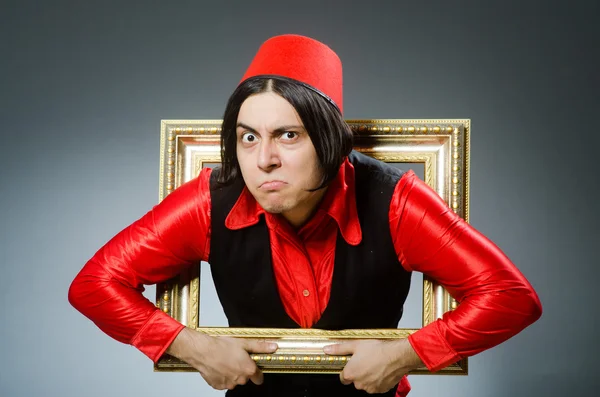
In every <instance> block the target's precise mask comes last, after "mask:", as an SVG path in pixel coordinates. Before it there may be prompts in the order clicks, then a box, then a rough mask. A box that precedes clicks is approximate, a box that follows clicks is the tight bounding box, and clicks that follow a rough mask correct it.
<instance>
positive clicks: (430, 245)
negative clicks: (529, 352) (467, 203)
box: [389, 171, 542, 372]
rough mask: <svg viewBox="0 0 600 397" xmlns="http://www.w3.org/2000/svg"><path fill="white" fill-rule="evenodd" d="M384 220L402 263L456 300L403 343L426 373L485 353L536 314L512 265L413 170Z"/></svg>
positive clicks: (533, 299) (533, 297)
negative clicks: (438, 284)
mask: <svg viewBox="0 0 600 397" xmlns="http://www.w3.org/2000/svg"><path fill="white" fill-rule="evenodd" d="M389 217H390V229H391V234H392V239H393V242H394V247H395V249H396V253H397V255H398V259H399V260H400V262H401V264H402V266H403V267H404V268H405V269H406V270H407V271H418V272H421V273H423V274H425V275H427V276H429V277H431V278H432V279H434V280H436V281H438V282H439V283H441V284H442V285H443V286H444V287H445V288H446V290H447V291H448V292H449V293H450V295H452V297H453V298H454V299H456V300H457V302H458V303H459V306H458V307H457V308H456V309H455V310H453V311H451V312H448V313H445V314H444V316H443V317H442V318H441V319H438V320H436V321H434V322H433V323H431V324H429V325H427V326H425V327H423V328H421V329H420V330H418V331H417V332H415V333H414V334H412V335H410V336H409V338H408V340H409V342H410V343H411V345H412V347H413V348H414V349H415V351H416V353H417V354H418V355H419V357H420V358H421V360H422V361H423V363H424V364H425V365H426V366H427V368H428V369H429V370H430V371H433V372H435V371H438V370H440V369H442V368H444V367H446V366H448V365H450V364H452V363H454V362H456V361H458V360H460V359H461V358H464V357H468V356H471V355H474V354H477V353H479V352H481V351H483V350H486V349H489V348H491V347H493V346H495V345H497V344H499V343H501V342H503V341H505V340H507V339H508V338H510V337H512V336H514V335H515V334H517V333H519V332H520V331H521V330H523V329H524V328H525V327H527V326H529V325H530V324H532V323H533V322H535V321H536V320H537V319H538V318H539V317H540V316H541V313H542V307H541V303H540V301H539V298H538V296H537V294H536V292H535V291H534V289H533V288H532V286H531V285H530V284H529V282H528V281H527V280H526V279H525V277H524V276H523V274H522V273H521V272H520V271H519V270H518V269H517V268H516V267H515V265H514V264H513V263H512V262H511V260H510V259H509V258H508V257H507V256H506V255H505V254H504V253H503V252H502V251H501V250H500V249H499V248H498V247H497V246H496V245H495V244H494V243H493V242H492V241H490V240H489V239H488V238H486V237H485V236H483V235H482V234H481V233H480V232H478V231H477V230H475V229H474V228H473V227H472V226H471V225H469V224H468V223H467V222H466V221H465V220H463V219H462V218H461V217H460V216H458V215H457V214H455V213H454V212H453V211H452V210H451V209H450V208H449V207H448V205H447V204H446V203H445V202H444V200H443V199H442V198H441V197H440V196H439V195H438V194H437V193H436V192H435V191H434V190H433V189H431V188H430V187H429V186H428V185H427V184H426V183H425V182H423V181H422V180H420V179H419V178H418V177H417V176H416V175H415V174H414V172H412V171H409V172H407V173H406V174H405V175H404V176H403V177H402V178H401V179H400V181H399V182H398V184H397V186H396V189H395V192H394V195H393V198H392V201H391V204H390V213H389Z"/></svg>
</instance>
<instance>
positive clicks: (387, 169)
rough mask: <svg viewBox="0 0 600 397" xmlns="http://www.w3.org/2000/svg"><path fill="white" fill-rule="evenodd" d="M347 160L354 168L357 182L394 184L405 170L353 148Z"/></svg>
mask: <svg viewBox="0 0 600 397" xmlns="http://www.w3.org/2000/svg"><path fill="white" fill-rule="evenodd" d="M348 160H349V161H350V163H351V164H352V166H353V167H354V170H355V178H356V182H357V183H361V184H364V183H386V184H393V185H395V184H396V183H397V182H398V181H399V180H400V179H401V178H402V176H403V175H404V174H405V173H406V171H404V170H402V169H401V168H398V167H395V166H394V165H391V164H388V163H386V162H384V161H381V160H378V159H376V158H373V157H371V156H367V155H366V154H363V153H360V152H358V151H356V150H353V151H352V152H351V153H350V155H349V156H348Z"/></svg>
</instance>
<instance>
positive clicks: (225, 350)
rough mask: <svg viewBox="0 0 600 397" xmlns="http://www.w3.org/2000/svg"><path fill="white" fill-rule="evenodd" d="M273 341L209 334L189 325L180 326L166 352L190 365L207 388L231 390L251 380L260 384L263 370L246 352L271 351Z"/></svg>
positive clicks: (273, 346) (275, 347)
mask: <svg viewBox="0 0 600 397" xmlns="http://www.w3.org/2000/svg"><path fill="white" fill-rule="evenodd" d="M276 350H277V344H275V343H268V342H265V341H258V340H252V339H241V338H228V337H216V338H215V337H212V336H208V335H204V334H201V333H199V332H196V331H194V330H191V329H189V328H185V329H183V330H182V331H181V332H180V333H179V335H178V336H177V338H175V340H174V341H173V343H172V344H171V346H169V348H168V349H167V353H169V354H170V355H172V356H174V357H177V358H179V359H181V360H183V361H185V362H186V363H188V364H189V365H191V366H192V367H194V368H196V369H197V370H198V371H199V372H200V375H202V377H203V378H204V380H206V383H208V384H209V385H210V386H211V387H213V388H214V389H217V390H224V389H233V388H234V387H235V386H237V385H244V384H246V383H247V382H248V380H251V381H252V382H253V383H255V384H257V385H260V384H262V382H263V373H262V371H261V370H260V369H259V368H258V367H257V366H256V363H255V362H254V361H253V360H252V358H250V355H249V354H248V353H274V352H275V351H276Z"/></svg>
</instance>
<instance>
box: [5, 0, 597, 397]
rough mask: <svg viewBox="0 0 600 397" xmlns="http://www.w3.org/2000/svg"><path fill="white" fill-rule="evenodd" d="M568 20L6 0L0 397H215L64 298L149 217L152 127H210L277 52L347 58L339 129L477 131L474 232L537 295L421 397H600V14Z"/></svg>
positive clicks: (455, 7)
mask: <svg viewBox="0 0 600 397" xmlns="http://www.w3.org/2000/svg"><path fill="white" fill-rule="evenodd" d="M565 3H568V5H566V4H562V2H550V3H549V2H527V1H524V2H522V1H498V2H489V1H472V2H456V1H438V2H424V1H411V2H405V1H388V2H378V1H372V2H367V1H363V2H358V3H356V4H352V5H351V4H349V2H342V1H339V2H326V1H323V2H316V1H315V2H313V1H295V2H290V3H289V4H286V2H284V1H273V2H268V1H257V0H255V1H248V2H242V1H240V2H232V1H221V2H217V1H214V2H200V1H197V2H192V1H185V2H184V1H182V2H177V3H175V2H168V1H139V2H133V1H126V2H125V1H120V2H109V1H97V2H91V1H72V2H66V1H38V2H32V1H2V2H1V3H0V4H1V6H0V46H1V47H0V131H1V132H2V141H1V142H2V144H1V156H0V170H1V171H0V178H1V179H0V188H1V189H2V190H1V193H2V194H1V195H0V211H1V214H0V215H1V216H0V220H1V229H0V232H1V239H0V266H1V267H2V272H1V273H0V274H1V275H0V277H1V281H2V282H1V288H0V294H1V295H0V296H1V297H2V302H1V305H0V352H1V357H0V362H1V363H0V395H1V396H58V395H60V396H109V395H110V396H138V395H139V396H161V397H164V396H167V395H169V394H174V393H177V394H180V395H190V396H191V395H194V396H213V395H221V394H222V393H220V392H213V391H212V390H211V389H210V388H209V387H208V386H207V385H206V384H205V382H204V381H203V380H202V379H201V377H200V376H199V375H197V374H192V373H183V374H181V373H154V372H153V371H152V364H151V362H150V360H148V359H147V358H146V357H145V356H143V355H142V354H141V353H139V352H138V351H137V350H135V349H134V348H132V347H130V346H127V345H122V344H119V343H117V342H114V341H112V340H111V339H110V338H109V337H107V336H106V335H105V334H103V333H102V332H101V331H99V330H98V329H97V328H96V327H95V326H94V325H93V324H92V323H91V322H90V321H89V320H87V319H85V318H84V317H83V316H81V315H80V314H78V313H77V312H76V311H75V310H74V309H73V308H71V307H70V306H69V304H68V302H67V289H68V286H69V284H70V282H71V280H72V279H73V277H74V276H75V274H76V273H77V272H78V271H79V269H80V268H81V267H82V266H83V264H84V263H85V262H86V261H87V260H88V259H89V258H90V257H91V256H92V255H93V254H94V252H95V251H96V250H97V249H98V248H99V247H100V246H101V245H102V244H104V243H105V242H106V241H107V240H108V239H109V238H110V237H112V236H113V235H114V234H116V233H117V232H118V231H119V230H121V229H122V228H123V227H125V226H126V225H127V224H129V223H130V222H132V221H134V220H135V219H137V218H139V217H140V216H142V215H143V214H144V213H145V212H146V211H147V210H149V209H150V208H151V207H152V205H154V204H155V203H156V202H157V200H158V169H159V164H158V162H159V124H160V120H161V119H202V118H221V116H222V112H223V109H224V105H225V102H226V99H227V97H228V95H229V94H230V93H231V92H232V90H233V89H234V87H235V86H236V84H237V82H238V81H239V79H240V78H241V76H242V74H243V72H244V70H245V68H246V66H247V65H248V63H249V62H250V60H251V57H252V56H253V54H254V53H255V51H256V49H257V48H258V45H259V44H260V43H262V42H263V41H264V40H265V39H267V38H268V37H270V36H272V35H275V34H282V33H299V34H305V35H309V36H312V37H315V38H317V39H319V40H321V41H324V42H325V43H327V44H328V45H330V46H331V47H332V48H333V49H334V50H335V51H336V52H337V53H338V54H339V55H340V57H341V59H342V60H343V62H344V68H345V106H344V107H345V112H346V113H345V116H346V118H471V119H472V128H473V130H472V131H473V135H472V141H471V143H472V156H471V165H472V174H471V222H472V224H473V225H474V226H475V227H476V228H477V229H479V230H481V231H482V232H483V233H484V234H486V235H487V236H488V237H490V238H491V239H492V240H493V241H495V242H496V243H497V244H498V245H499V246H500V247H501V248H502V249H503V250H504V251H505V252H506V253H507V255H508V256H509V257H510V258H511V259H512V260H513V261H514V262H515V263H516V264H517V266H518V267H519V268H520V269H521V270H522V272H523V273H524V274H525V275H526V276H527V277H528V279H529V280H530V281H531V283H532V284H533V286H534V287H535V288H536V289H537V291H538V292H539V295H540V297H541V300H542V303H543V306H544V314H543V316H542V318H541V319H540V320H539V321H538V322H537V323H535V324H534V325H533V326H531V327H530V328H528V329H527V330H525V331H524V332H523V333H521V334H519V335H518V336H516V337H515V338H513V339H511V340H510V341H508V342H507V343H505V344H503V345H501V346H498V347H496V348H494V349H491V350H489V351H487V352H484V353H482V354H480V355H478V356H476V357H473V358H472V359H471V361H470V375H469V376H467V377H448V376H412V377H411V378H410V379H411V382H412V384H413V392H412V393H411V396H414V397H416V396H431V395H442V396H448V397H449V396H477V397H481V396H564V395H569V396H591V395H597V394H596V393H597V389H598V386H599V381H598V376H597V375H596V373H595V372H596V369H597V365H596V360H595V358H596V357H597V355H598V348H597V343H598V342H597V338H596V336H597V335H598V331H597V330H595V327H596V326H597V325H598V321H597V319H596V318H595V316H597V315H598V303H597V300H596V299H594V298H595V297H596V296H597V294H596V293H595V288H596V286H597V276H598V273H599V272H598V270H597V266H598V245H599V243H600V239H599V237H600V236H599V233H598V222H599V220H600V219H599V218H600V217H599V211H598V209H597V206H596V205H595V203H593V200H594V199H595V198H597V197H598V194H599V193H600V191H599V186H598V185H599V183H598V176H597V174H596V172H597V169H598V166H597V163H596V160H597V150H598V146H599V143H600V138H599V135H600V133H599V130H598V121H597V117H595V118H594V119H593V116H595V115H596V113H597V111H598V107H599V106H598V105H599V99H598V98H599V93H598V91H599V90H598V89H599V84H598V83H599V78H598V71H599V70H600V63H599V61H598V47H599V43H600V40H599V32H600V30H599V28H598V17H599V16H600V15H599V14H600V13H599V6H598V2H597V1H589V2H583V1H570V2H565ZM147 296H148V297H150V298H151V299H153V298H154V290H153V289H152V287H150V288H148V290H147Z"/></svg>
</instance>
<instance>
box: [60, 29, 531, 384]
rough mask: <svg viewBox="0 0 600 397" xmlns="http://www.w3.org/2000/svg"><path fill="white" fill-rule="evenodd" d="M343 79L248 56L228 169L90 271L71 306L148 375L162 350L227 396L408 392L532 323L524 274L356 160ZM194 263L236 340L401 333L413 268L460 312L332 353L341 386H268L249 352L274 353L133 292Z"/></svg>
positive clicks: (330, 67) (130, 231)
mask: <svg viewBox="0 0 600 397" xmlns="http://www.w3.org/2000/svg"><path fill="white" fill-rule="evenodd" d="M342 105H343V104H342V66H341V62H340V60H339V58H338V57H337V55H336V54H335V53H334V52H333V51H332V50H331V49H330V48H329V47H327V46H326V45H324V44H322V43H320V42H318V41H315V40H313V39H310V38H307V37H302V36H296V35H284V36H278V37H274V38H271V39H270V40H268V41H267V42H265V43H264V44H263V45H262V46H261V48H260V49H259V51H258V53H257V55H256V56H255V58H254V60H253V61H252V63H251V65H250V67H249V68H248V70H247V72H246V74H245V76H244V77H243V79H242V81H241V83H240V84H239V85H238V87H237V89H236V90H235V92H234V93H233V94H232V96H231V97H230V99H229V102H228V104H227V107H226V110H225V114H224V117H223V128H222V137H221V145H222V166H221V167H219V168H216V169H215V170H212V171H211V170H210V169H204V170H202V171H201V173H200V175H199V176H198V177H197V178H195V179H193V180H192V181H190V182H188V183H186V184H184V185H183V186H181V187H180V188H178V189H177V190H175V191H174V192H172V193H171V194H170V195H169V196H167V197H166V198H165V199H164V200H163V201H162V202H161V203H160V204H159V205H157V206H155V207H154V208H153V209H152V211H150V212H149V213H147V214H146V215H145V216H144V217H142V218H141V219H140V220H138V221H136V222H134V223H133V224H132V225H130V226H129V227H127V228H126V229H124V230H123V231H122V232H121V233H119V234H118V235H117V236H115V237H114V238H113V239H112V240H111V241H110V242H108V243H107V244H106V245H105V246H104V247H103V248H102V249H101V250H100V251H98V252H97V253H96V255H94V257H93V258H92V259H91V260H90V261H89V262H88V263H87V264H86V265H85V266H84V268H83V269H82V271H81V272H80V273H79V275H78V276H77V277H76V278H75V280H74V281H73V284H72V286H71V288H70V291H69V299H70V301H71V303H72V304H73V305H74V306H75V307H76V308H77V309H78V310H80V311H81V312H82V313H84V314H85V315H86V316H88V317H89V318H90V319H92V320H93V321H94V322H95V323H96V324H97V325H98V326H99V327H100V328H101V329H102V330H103V331H104V332H106V333H107V334H109V335H110V336H112V337H113V338H115V339H117V340H119V341H121V342H124V343H129V344H132V345H133V346H136V347H137V348H138V349H140V350H141V351H142V352H143V353H144V354H146V355H147V356H148V357H150V358H151V359H152V360H154V361H156V360H158V359H159V358H160V356H161V355H162V354H163V353H165V352H167V353H169V354H171V355H173V356H175V357H178V358H180V359H182V360H184V361H186V362H187V363H189V364H190V365H192V366H193V367H194V368H196V369H198V371H199V372H200V374H201V375H202V376H203V378H204V379H205V380H206V381H207V382H208V384H210V385H211V386H212V387H214V388H217V389H229V391H228V392H227V395H228V396H272V395H273V396H274V395H285V396H292V395H294V396H295V395H314V396H355V395H356V396H359V395H366V394H367V393H371V394H372V393H384V394H385V395H390V396H393V395H394V394H395V393H397V394H398V395H406V394H407V393H408V391H409V390H410V386H409V384H408V382H407V380H406V377H405V375H406V374H407V373H408V372H409V371H410V370H412V369H414V368H417V367H420V366H423V365H425V366H427V367H428V368H429V369H430V370H432V371H437V370H439V369H441V368H443V367H445V366H447V365H449V364H451V363H453V362H456V361H458V360H459V359H461V358H463V357H466V356H470V355H473V354H476V353H478V352H481V351H483V350H485V349H487V348H490V347H492V346H494V345H496V344H498V343H501V342H502V341H504V340H506V339H508V338H510V337H511V336H513V335H515V334H516V333H518V332H520V331H521V330H522V329H523V328H525V327H526V326H528V325H529V324H531V323H532V322H534V321H535V320H536V319H537V318H538V317H539V316H540V315H541V305H540V302H539V299H538V297H537V295H536V293H535V291H534V290H533V289H532V287H531V286H530V284H529V283H528V282H527V280H526V279H525V278H524V277H523V275H522V274H521V273H520V272H519V271H518V270H517V269H516V267H515V266H514V265H513V264H512V263H511V262H510V260H509V259H508V258H507V257H506V256H505V255H504V254H503V253H502V252H501V251H500V250H499V248H498V247H496V246H495V245H494V244H493V243H492V242H491V241H489V240H488V239H487V238H485V237H484V236H483V235H481V234H480V233H478V232H477V231H476V230H474V229H473V228H472V227H471V226H470V225H468V224H467V223H466V222H464V220H462V219H461V218H460V217H458V216H457V215H456V214H454V213H453V212H452V211H451V210H450V209H449V208H448V207H447V206H446V204H445V203H444V202H443V200H442V199H441V198H440V197H439V196H438V195H437V194H436V193H435V192H434V191H433V190H431V189H430V188H429V187H428V186H427V185H426V184H425V183H424V182H422V181H420V180H419V179H418V178H417V177H416V176H415V174H414V173H413V172H411V171H409V172H406V173H404V172H401V171H399V170H397V169H395V168H393V167H391V166H388V165H387V164H385V163H382V162H379V161H376V160H373V159H371V158H368V157H366V156H363V155H361V154H359V153H356V152H354V151H352V133H351V131H350V129H349V127H348V126H347V125H346V123H345V122H344V120H343V117H342V109H343V107H342ZM200 260H205V261H208V262H209V263H210V265H211V269H212V274H213V278H214V282H215V286H216V289H217V293H218V295H219V299H220V300H221V303H222V305H223V308H224V311H225V314H226V316H227V318H228V321H229V324H230V326H235V327H279V328H293V327H314V328H320V329H345V328H395V327H397V325H398V321H399V320H400V318H401V316H402V306H403V303H404V300H405V299H406V296H407V294H408V289H409V285H410V275H411V272H412V271H420V272H423V273H425V274H427V275H429V276H430V277H432V278H434V279H436V280H438V281H439V282H440V283H442V284H443V285H444V286H445V287H446V288H447V289H448V290H449V291H450V293H451V294H452V295H453V296H454V297H455V299H457V301H459V302H460V305H459V307H458V308H457V309H456V310H454V311H453V312H451V313H447V314H446V315H445V316H444V318H443V319H440V320H437V321H436V322H434V323H432V324H430V325H428V326H426V327H424V328H422V329H420V330H419V331H417V332H416V333H414V334H413V335H411V336H410V337H409V338H408V339H402V340H398V341H392V342H389V341H387V342H382V341H375V340H368V341H356V342H349V343H344V344H340V345H333V346H328V347H326V348H325V352H326V353H327V354H351V355H352V358H351V359H350V360H349V362H348V364H347V365H346V367H345V368H344V370H343V371H342V372H341V374H340V376H339V377H336V376H326V375H299V374H294V375H283V374H268V375H265V376H263V374H262V373H261V371H260V370H259V369H258V368H257V366H256V364H255V363H254V362H253V361H252V360H251V358H250V356H249V353H271V352H274V351H275V350H276V349H277V346H276V345H273V344H270V343H266V342H257V341H251V340H243V339H232V338H213V337H209V336H206V335H202V334H199V333H197V332H194V331H192V330H190V329H187V328H185V327H183V326H182V325H181V324H179V323H178V322H176V321H175V320H173V319H172V318H170V317H168V316H167V315H165V314H164V313H162V312H161V311H160V310H158V309H157V308H156V307H155V306H154V305H153V304H152V303H150V302H149V301H147V300H146V299H145V298H144V297H143V296H142V294H141V290H142V289H143V287H142V285H143V284H152V283H157V282H160V281H164V280H167V279H169V278H171V277H173V276H175V275H176V274H177V273H178V272H180V271H181V270H182V269H183V268H184V267H185V266H193V265H194V264H197V263H198V261H200Z"/></svg>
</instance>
